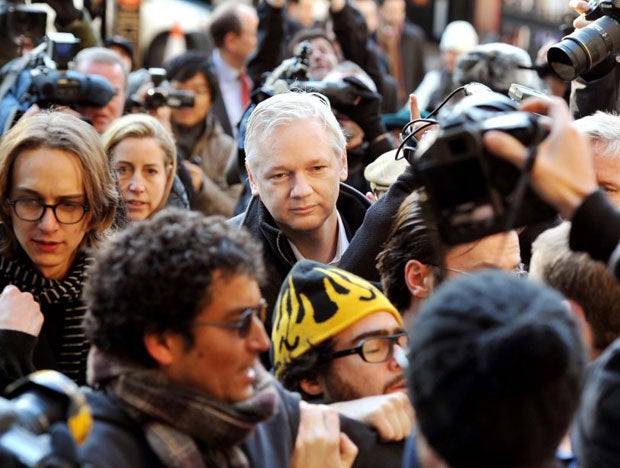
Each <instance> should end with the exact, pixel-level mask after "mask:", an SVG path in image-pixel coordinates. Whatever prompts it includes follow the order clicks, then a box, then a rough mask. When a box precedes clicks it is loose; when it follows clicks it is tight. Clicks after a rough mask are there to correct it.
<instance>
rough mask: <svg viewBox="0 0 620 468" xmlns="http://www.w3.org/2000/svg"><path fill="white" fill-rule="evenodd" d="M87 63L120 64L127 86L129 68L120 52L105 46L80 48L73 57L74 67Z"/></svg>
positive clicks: (77, 67) (78, 67) (77, 68)
mask: <svg viewBox="0 0 620 468" xmlns="http://www.w3.org/2000/svg"><path fill="white" fill-rule="evenodd" d="M86 63H104V64H107V65H119V66H120V67H121V69H122V70H123V75H124V76H125V88H127V79H128V77H129V70H128V69H127V66H126V65H125V62H123V59H122V58H121V56H120V55H119V54H117V53H116V52H114V51H113V50H110V49H107V48H105V47H87V48H86V49H82V50H80V51H79V52H78V53H77V55H76V56H75V59H73V68H74V69H76V70H79V69H80V67H81V65H82V64H86Z"/></svg>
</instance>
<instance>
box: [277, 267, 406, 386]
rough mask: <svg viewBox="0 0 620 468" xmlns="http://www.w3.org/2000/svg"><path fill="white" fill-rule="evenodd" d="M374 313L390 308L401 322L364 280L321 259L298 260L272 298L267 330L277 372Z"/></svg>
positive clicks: (392, 308) (278, 375)
mask: <svg viewBox="0 0 620 468" xmlns="http://www.w3.org/2000/svg"><path fill="white" fill-rule="evenodd" d="M376 312H389V313H391V314H392V315H393V316H394V317H395V318H396V321H397V322H398V324H399V325H402V319H401V317H400V314H399V313H398V311H397V310H396V308H395V307H394V306H393V305H392V303H391V302H390V301H389V300H388V299H387V298H386V297H385V296H384V295H383V294H382V293H381V291H379V290H378V289H377V288H376V287H375V286H373V285H372V284H371V283H369V282H368V281H366V280H364V279H362V278H360V277H359V276H356V275H354V274H352V273H349V272H347V271H344V270H341V269H339V268H336V267H333V266H329V265H324V264H322V263H317V262H313V261H310V260H301V261H299V262H297V263H296V264H295V266H294V267H293V269H292V270H291V271H290V272H289V274H288V276H287V277H286V279H285V280H284V283H283V284H282V288H281V289H280V294H279V295H278V300H277V302H276V309H275V313H276V315H275V318H274V325H273V331H272V333H271V338H272V342H273V347H274V348H273V350H274V354H273V358H274V369H275V373H276V377H280V375H281V374H282V371H283V369H284V367H285V366H286V365H287V364H289V363H290V362H291V360H292V359H295V358H297V357H299V356H301V355H303V354H304V353H305V352H307V351H308V350H310V349H311V348H312V347H313V346H316V345H317V344H319V343H321V342H323V341H325V340H327V339H329V338H331V337H333V336H335V335H337V334H338V333H340V332H341V331H342V330H344V329H346V328H347V327H349V326H350V325H352V324H354V323H355V322H357V321H359V320H361V319H362V318H364V317H366V316H367V315H370V314H374V313H376Z"/></svg>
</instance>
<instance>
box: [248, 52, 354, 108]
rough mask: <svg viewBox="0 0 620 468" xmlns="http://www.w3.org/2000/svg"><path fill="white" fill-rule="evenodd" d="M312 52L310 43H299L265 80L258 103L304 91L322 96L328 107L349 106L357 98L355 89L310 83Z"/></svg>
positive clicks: (333, 83)
mask: <svg viewBox="0 0 620 468" xmlns="http://www.w3.org/2000/svg"><path fill="white" fill-rule="evenodd" d="M311 52H312V47H311V45H310V42H308V41H303V42H300V43H299V44H298V45H297V47H296V49H295V54H294V55H293V56H292V57H290V58H288V59H286V60H284V61H283V62H282V63H281V64H280V65H279V66H278V67H277V68H276V69H275V70H273V71H272V72H271V74H270V75H269V76H268V77H267V79H266V80H265V83H264V84H263V87H262V88H261V92H262V93H264V94H263V96H262V97H261V98H260V99H259V102H260V101H261V100H263V99H266V98H267V97H269V96H271V95H273V94H277V93H283V92H288V91H296V90H297V91H306V92H314V93H320V94H322V95H324V96H325V97H326V98H327V99H328V100H329V103H330V105H331V106H332V107H333V108H335V109H338V107H339V106H346V105H351V104H352V103H353V102H355V100H356V99H357V97H358V93H357V92H356V91H355V89H354V88H353V87H352V86H350V85H349V84H347V83H344V82H329V81H328V82H324V81H311V80H310V78H309V76H308V67H309V58H310V53H311Z"/></svg>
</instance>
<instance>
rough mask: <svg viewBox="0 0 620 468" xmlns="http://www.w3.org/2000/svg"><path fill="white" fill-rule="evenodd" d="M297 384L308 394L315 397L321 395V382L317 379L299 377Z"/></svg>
mask: <svg viewBox="0 0 620 468" xmlns="http://www.w3.org/2000/svg"><path fill="white" fill-rule="evenodd" d="M299 386H300V387H301V389H302V390H303V391H304V392H305V393H307V394H308V395H311V396H316V397H318V396H321V395H323V384H321V382H320V381H319V379H301V381H300V382H299Z"/></svg>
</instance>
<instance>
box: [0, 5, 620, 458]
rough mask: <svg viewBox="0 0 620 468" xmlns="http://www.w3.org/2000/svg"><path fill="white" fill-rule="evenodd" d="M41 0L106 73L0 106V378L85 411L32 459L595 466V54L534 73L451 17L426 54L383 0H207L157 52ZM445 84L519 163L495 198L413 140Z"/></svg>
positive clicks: (615, 235)
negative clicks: (54, 101)
mask: <svg viewBox="0 0 620 468" xmlns="http://www.w3.org/2000/svg"><path fill="white" fill-rule="evenodd" d="M48 3H49V4H50V6H51V7H52V8H54V10H55V11H56V13H57V19H56V27H57V28H58V29H59V30H67V31H68V30H70V31H72V32H73V33H75V34H76V35H79V36H81V37H82V38H83V39H84V42H85V44H84V45H85V47H82V49H81V50H80V51H79V52H78V53H77V55H76V56H75V58H74V60H73V63H72V70H74V71H76V72H78V73H81V74H84V75H85V76H90V75H97V76H100V77H103V78H105V80H107V82H108V84H109V85H110V86H111V89H113V96H112V97H111V99H109V101H108V102H107V103H106V104H104V105H102V106H96V105H93V103H92V102H91V103H85V102H76V103H75V104H74V105H69V106H52V107H51V108H47V107H46V108H42V106H39V105H38V104H39V103H36V102H35V103H33V104H32V105H31V106H29V108H27V109H21V108H20V110H19V111H18V112H5V111H6V109H5V110H4V111H3V112H2V113H0V119H4V117H5V116H10V118H9V120H8V121H6V122H5V121H3V122H0V124H1V125H2V128H6V129H7V130H6V131H5V133H3V134H2V135H1V136H0V192H1V193H2V209H0V288H2V292H1V294H0V388H2V389H6V388H7V387H8V388H11V385H12V384H13V385H14V384H15V383H16V382H17V383H19V382H20V381H21V380H20V379H23V378H24V377H26V376H28V375H31V374H32V372H34V371H36V370H42V369H52V370H55V371H58V372H60V373H62V374H64V375H65V376H67V377H68V378H70V379H71V380H72V381H73V382H75V384H77V385H79V386H80V392H81V393H80V395H83V396H84V398H85V399H86V401H87V403H88V408H89V411H90V414H91V416H92V424H91V426H90V432H89V435H88V437H87V438H86V440H85V441H82V440H80V441H79V444H78V443H77V442H78V441H76V442H75V443H76V444H77V445H76V446H75V447H72V449H71V450H67V449H66V447H65V446H58V447H57V446H56V445H55V443H57V442H58V441H57V440H56V439H55V438H54V437H52V440H51V451H52V452H54V450H55V449H56V448H58V453H56V459H55V461H54V463H58V465H53V464H52V465H46V466H95V467H115V468H116V467H125V466H126V467H160V466H161V467H249V466H253V467H299V468H301V467H303V468H313V467H317V468H327V467H332V466H333V467H349V466H355V467H377V466H385V467H386V468H387V467H401V466H402V467H418V466H421V467H424V468H430V467H443V466H454V467H457V466H494V467H495V466H506V467H512V466H514V467H522V466H528V467H540V468H544V467H548V466H570V467H577V466H583V467H597V468H598V467H614V466H618V462H617V460H618V459H619V457H618V456H619V455H620V450H619V449H618V448H617V447H618V444H616V443H615V441H616V438H617V434H618V433H619V432H620V425H618V422H617V418H616V417H615V412H616V411H617V410H618V407H616V406H615V402H616V395H617V394H618V392H619V391H620V366H616V364H617V362H618V361H617V358H616V357H617V355H618V353H620V344H619V343H620V341H618V338H620V315H618V314H620V310H617V309H616V307H618V305H620V284H619V283H618V281H619V280H620V211H618V208H619V207H620V117H619V116H618V114H617V113H616V111H620V106H619V105H618V103H617V102H616V101H617V99H616V98H617V96H618V95H619V92H618V89H619V87H620V80H618V79H617V76H616V74H617V73H618V70H620V65H619V64H618V63H617V62H615V61H613V60H612V62H613V63H612V64H611V65H610V63H609V61H604V63H602V64H600V65H597V66H595V67H593V69H592V70H589V71H588V73H587V74H584V75H583V76H580V77H579V78H578V79H577V80H576V81H575V82H573V83H570V82H559V81H558V80H557V78H553V79H554V80H555V81H552V80H551V79H550V77H549V73H548V64H547V63H546V62H545V56H544V53H542V52H541V54H539V55H538V56H537V57H534V58H532V57H530V55H529V54H528V53H527V52H526V51H524V50H523V49H520V48H519V47H517V46H514V45H510V44H505V43H500V42H491V43H489V42H487V43H481V38H480V37H479V35H478V33H477V32H476V30H475V28H474V27H473V26H472V24H470V23H468V22H466V21H462V20H459V21H455V22H453V23H450V24H449V25H447V27H446V28H445V31H444V33H443V35H442V37H441V40H440V43H439V50H440V54H441V57H440V63H439V68H438V69H436V70H427V69H426V68H425V67H426V65H427V62H428V61H426V60H425V56H424V54H425V50H426V49H427V47H426V41H427V39H426V38H425V37H424V32H423V30H422V29H421V28H420V27H419V26H416V25H414V24H413V23H412V22H410V21H409V19H408V18H407V15H406V2H405V0H330V1H329V2H328V3H329V5H328V10H327V12H326V14H325V15H324V17H322V18H317V17H315V16H313V15H312V14H311V11H312V8H311V5H312V4H313V2H311V1H310V0H261V1H260V2H256V4H253V3H252V2H239V1H233V0H224V1H222V2H219V4H218V5H217V6H215V7H214V10H213V12H212V15H211V21H210V26H209V31H208V32H209V34H210V38H211V44H212V48H211V49H210V50H190V51H186V52H184V53H181V54H179V55H177V56H175V57H171V58H169V59H167V60H166V62H165V63H162V64H161V65H162V68H163V69H164V70H165V74H166V80H165V81H163V82H162V81H160V80H157V79H156V77H155V76H156V73H158V72H156V71H152V70H151V71H146V70H143V69H137V70H132V68H133V57H132V54H133V48H132V44H131V43H130V42H128V41H127V40H125V39H123V38H122V37H115V38H109V39H108V40H106V41H105V42H101V43H98V38H97V37H96V34H93V31H92V30H91V28H90V26H89V24H90V23H89V17H88V16H89V15H88V12H82V11H81V10H79V9H76V8H75V7H73V2H72V1H70V0H54V1H49V2H48ZM570 7H571V8H572V9H574V10H575V11H576V12H577V13H580V14H583V13H585V12H586V11H587V10H588V8H590V5H589V4H588V3H587V2H583V1H577V0H571V2H570ZM309 8H310V9H309ZM309 12H310V14H309ZM575 26H576V27H578V28H582V27H588V26H587V22H585V21H584V20H583V17H582V16H580V17H579V18H578V19H577V20H576V21H575ZM0 34H5V33H4V32H3V33H0ZM9 39H11V38H9ZM20 44H21V45H20V48H22V49H23V44H24V42H23V38H22V39H21V42H20ZM544 47H545V49H544V50H545V51H546V50H547V49H548V47H549V44H545V46H544ZM22 52H24V51H23V50H22ZM26 57H27V55H26ZM7 59H8V58H7ZM24 63H25V62H24V59H23V58H20V57H17V58H14V59H13V60H12V61H9V62H8V63H7V65H6V66H5V67H4V68H3V73H4V75H3V80H4V81H3V83H2V85H1V86H0V93H2V97H4V96H5V95H11V93H13V96H12V97H13V98H14V99H13V101H10V102H17V101H19V99H18V98H19V96H18V95H17V94H16V93H19V92H21V91H23V89H24V86H25V84H24V83H26V85H27V84H28V83H29V82H24V81H23V80H30V79H32V77H31V75H30V74H28V76H27V77H26V76H25V75H23V74H22V72H23V69H22V68H20V67H23V64H24ZM545 67H546V68H545ZM543 70H547V72H546V73H542V71H543ZM560 81H561V80H560ZM472 83H474V84H472ZM513 83H516V84H519V85H525V86H528V87H530V88H533V89H535V90H536V91H538V92H540V93H542V94H543V95H544V96H543V97H538V98H533V99H528V100H525V101H524V102H522V103H516V102H514V101H512V100H510V99H509V98H508V97H507V95H508V94H509V92H510V88H511V84H513ZM560 85H562V86H560ZM459 87H460V88H461V89H460V91H461V94H457V95H454V97H453V98H452V99H450V100H449V101H448V102H447V104H445V105H443V104H441V103H442V101H444V100H445V99H446V98H449V97H450V96H451V94H452V92H453V90H455V89H457V88H459ZM571 90H572V91H571ZM3 102H4V101H3ZM7 102H8V101H7ZM438 106H439V107H440V108H437V107H438ZM436 108H437V109H436ZM472 109H475V110H479V111H480V112H479V113H476V112H473V111H472ZM464 112H467V114H466V115H467V116H468V118H470V119H471V116H473V117H474V119H473V120H472V121H468V125H462V126H459V127H458V128H459V129H461V128H465V129H466V130H467V131H468V132H470V136H472V137H475V138H473V140H472V141H474V140H475V141H476V142H477V144H478V146H475V148H474V153H471V152H470V153H466V156H467V157H472V154H473V158H474V159H475V161H478V160H481V159H482V160H484V161H488V160H489V158H493V160H496V161H497V162H496V163H494V165H493V166H492V165H491V164H489V163H485V164H486V165H484V166H483V165H482V163H481V165H480V167H483V170H487V169H488V168H489V167H491V166H492V167H493V168H496V167H501V168H503V169H502V171H498V172H493V173H492V175H493V176H495V177H496V178H498V179H499V178H500V176H501V177H504V176H505V174H507V173H518V174H519V175H518V178H517V180H516V183H515V187H513V188H511V190H514V191H513V192H511V193H510V194H509V196H508V197H506V198H507V200H509V202H510V203H511V204H512V205H511V206H509V207H508V211H509V212H508V214H507V215H506V216H505V217H503V218H501V220H502V223H501V226H500V228H497V224H498V223H497V222H495V219H494V218H492V217H491V216H490V213H491V214H493V215H494V214H495V212H496V211H495V210H497V204H495V202H496V201H497V199H496V198H493V197H497V195H496V194H495V195H493V197H491V198H489V200H490V201H488V202H487V201H486V200H487V198H485V196H486V195H485V194H486V193H487V187H473V186H472V185H474V184H469V186H468V185H467V184H465V185H463V184H459V185H458V186H459V187H464V186H467V187H468V188H469V189H470V190H471V191H472V193H474V194H475V196H476V197H478V198H473V201H472V202H471V203H470V202H469V199H466V197H465V195H464V194H462V193H456V192H455V190H453V189H452V188H451V184H455V186H457V185H456V180H455V179H454V178H455V174H454V173H449V172H448V171H447V170H445V171H444V172H442V171H441V169H445V166H443V165H432V164H430V162H433V161H432V160H431V159H430V158H431V157H434V158H436V159H437V160H438V161H440V162H442V164H448V163H446V162H445V161H447V160H449V159H450V158H455V155H456V156H459V155H460V153H459V152H460V151H464V150H463V147H461V146H459V145H462V144H464V143H461V141H463V140H457V138H456V137H454V135H455V133H450V132H449V131H447V130H446V129H445V128H442V122H444V121H448V122H451V125H453V127H454V126H455V122H457V124H458V123H459V122H460V123H462V120H461V121H459V120H458V119H459V118H461V119H463V117H461V116H462V115H465V114H463V113H464ZM403 114H406V117H405V118H404V121H402V119H401V121H402V122H404V123H402V125H400V126H398V125H397V126H396V127H395V126H394V123H393V122H394V121H399V119H400V117H398V116H399V115H401V116H402V115H403ZM503 114H514V116H521V117H522V116H523V115H527V116H528V117H527V118H526V121H527V122H529V123H530V124H531V122H534V124H531V125H534V126H535V128H536V129H537V130H541V129H542V131H540V132H539V133H540V135H539V137H538V138H529V137H524V136H523V135H522V134H519V133H517V132H515V131H512V132H511V131H510V130H511V128H510V127H506V126H502V125H500V124H496V123H495V121H493V123H489V124H488V125H487V126H486V127H485V126H484V125H481V124H482V123H483V122H482V120H484V119H486V118H488V116H489V115H492V116H500V115H503ZM476 119H481V120H480V121H478V120H476ZM574 119H576V120H574ZM490 120H491V119H489V121H490ZM515 120H517V119H515ZM518 121H519V122H523V121H524V117H522V118H521V120H518ZM457 126H458V125H457ZM395 128H396V130H398V135H395V134H394V132H393V131H392V130H394V129H395ZM472 129H473V130H472ZM481 129H484V130H481ZM502 129H503V130H508V131H502ZM475 132H478V133H475ZM472 133H473V134H472ZM458 135H461V134H458ZM398 137H400V139H401V141H398ZM449 138H454V139H453V140H450V141H449V143H448V144H447V145H446V146H441V148H447V149H446V151H448V150H449V151H450V152H451V154H439V155H438V154H437V150H436V149H435V150H433V148H437V147H439V146H438V145H436V143H437V142H439V141H443V142H445V141H447V140H448V139H449ZM468 144H469V143H468ZM472 145H473V143H472ZM467 149H468V151H469V148H467ZM452 153H453V154H452ZM484 158H487V159H484ZM396 159H398V160H396ZM500 160H501V161H500ZM405 161H406V162H405ZM424 164H426V166H425V165H424ZM429 167H430V169H429ZM467 167H471V166H467ZM476 167H479V166H476ZM433 170H435V171H437V173H439V174H440V176H441V175H442V176H443V177H444V178H443V179H441V178H440V187H432V189H431V187H430V186H429V184H430V180H431V179H430V176H428V175H427V174H431V171H433ZM493 170H495V169H493ZM425 171H426V172H425ZM511 171H512V172H511ZM433 174H434V173H433ZM448 175H449V176H450V177H448ZM474 175H476V174H474ZM470 176H472V173H470V172H469V170H468V171H463V172H462V173H458V174H456V177H461V178H464V177H470ZM425 177H427V178H425ZM472 180H473V179H472ZM475 181H476V182H477V181H478V179H475ZM501 182H502V183H503V182H504V181H503V180H502V181H501ZM489 184H491V182H489ZM528 187H529V192H528V193H529V195H527V196H525V198H524V193H525V191H526V189H527V188H528ZM441 190H444V192H440V191H441ZM488 190H489V191H490V189H488ZM466 195H467V196H469V194H466ZM434 197H437V199H439V201H437V199H436V198H434ZM441 197H443V199H442V198H441ZM527 197H530V198H527ZM533 198H537V199H539V200H542V201H544V203H545V204H546V205H545V206H547V205H548V206H549V207H552V210H551V211H550V212H551V213H553V214H552V215H549V216H546V217H543V218H541V217H540V216H539V217H536V216H532V217H531V218H526V217H524V216H523V215H521V216H520V215H519V209H521V208H523V210H526V209H528V208H529V209H530V210H531V209H532V208H531V207H530V206H519V204H521V203H524V200H526V201H527V200H531V199H533ZM455 200H466V201H467V203H466V202H462V203H461V204H457V203H456V201H455ZM480 200H483V202H480ZM542 201H541V203H542ZM472 203H479V205H476V206H475V208H476V209H475V210H474V209H472V207H471V204H472ZM514 205H516V206H514ZM438 206H439V207H440V210H439V211H438V209H437V207H438ZM536 206H541V205H536ZM446 207H449V209H448V208H446ZM455 207H457V208H455ZM441 210H443V211H441ZM450 210H452V211H450ZM459 210H460V211H459ZM468 210H469V211H468ZM467 213H470V215H468V214H467ZM530 214H531V213H530ZM467 216H469V217H467ZM498 216H499V215H498ZM446 219H447V220H450V221H451V222H452V223H453V232H446V230H445V225H444V224H442V223H444V222H445V220H446ZM464 219H468V220H469V221H470V222H472V220H473V222H474V224H472V225H475V229H477V230H478V231H475V229H473V228H472V232H474V231H475V232H476V233H477V232H482V234H480V235H472V232H468V231H466V230H465V228H464V227H463V226H465V224H464V223H463V220H464ZM520 219H535V220H536V221H535V222H530V221H528V222H526V223H519V222H518V220H520ZM480 220H482V221H480ZM491 221H493V222H494V223H495V224H493V223H491ZM485 223H486V224H485ZM468 226H469V225H468ZM482 227H485V228H486V230H484V231H483V230H482V229H481V228H482ZM491 227H492V228H491ZM455 238H458V239H462V241H459V242H457V243H454V242H450V241H449V239H455ZM3 394H4V393H3ZM16 410H17V411H19V409H18V408H17V409H16ZM69 429H71V423H69ZM61 445H62V444H61ZM8 447H9V446H8V445H4V444H0V461H1V463H2V464H3V466H13V465H12V463H14V462H15V460H17V459H19V458H20V457H19V454H18V453H15V451H11V450H15V449H13V448H12V449H11V450H9V448H8ZM11 447H12V446H11ZM63 463H64V464H63ZM15 466H18V465H15Z"/></svg>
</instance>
